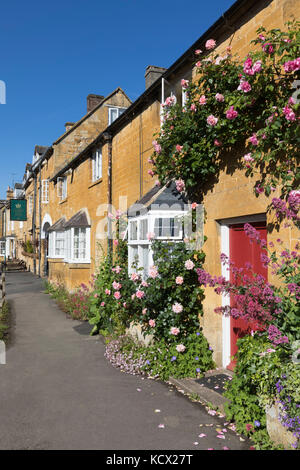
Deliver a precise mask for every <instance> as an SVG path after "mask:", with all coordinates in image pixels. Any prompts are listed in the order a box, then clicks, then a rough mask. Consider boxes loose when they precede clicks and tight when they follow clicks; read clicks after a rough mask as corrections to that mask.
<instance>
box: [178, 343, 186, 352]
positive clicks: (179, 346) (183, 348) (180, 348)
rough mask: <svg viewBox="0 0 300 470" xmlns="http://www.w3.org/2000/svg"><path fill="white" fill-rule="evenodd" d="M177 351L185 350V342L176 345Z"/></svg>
mask: <svg viewBox="0 0 300 470" xmlns="http://www.w3.org/2000/svg"><path fill="white" fill-rule="evenodd" d="M176 351H178V352H184V351H185V346H184V345H183V344H178V346H176Z"/></svg>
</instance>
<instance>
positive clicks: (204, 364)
mask: <svg viewBox="0 0 300 470" xmlns="http://www.w3.org/2000/svg"><path fill="white" fill-rule="evenodd" d="M178 345H179V343H178V342H177V341H176V342H175V341H173V343H166V342H165V340H164V339H162V340H160V341H157V342H155V343H154V344H153V345H152V346H150V347H148V348H147V350H146V357H147V361H148V362H147V365H146V367H145V370H146V371H147V373H149V374H150V375H151V376H152V377H159V378H160V379H162V380H168V379H169V377H174V378H178V379H179V378H184V377H191V378H192V377H194V378H196V377H201V374H203V372H205V371H207V370H209V369H213V368H214V367H215V364H214V362H213V359H212V352H211V350H210V349H209V345H208V342H207V340H206V338H205V337H204V336H203V334H202V333H201V332H197V333H193V334H190V335H189V336H187V337H186V338H185V340H184V341H183V342H182V345H183V346H184V347H185V350H184V351H181V352H180V351H178V350H177V349H176V348H177V347H178Z"/></svg>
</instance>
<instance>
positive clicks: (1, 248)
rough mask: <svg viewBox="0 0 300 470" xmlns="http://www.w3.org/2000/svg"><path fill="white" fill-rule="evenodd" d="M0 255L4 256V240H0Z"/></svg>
mask: <svg viewBox="0 0 300 470" xmlns="http://www.w3.org/2000/svg"><path fill="white" fill-rule="evenodd" d="M0 256H5V241H1V242H0Z"/></svg>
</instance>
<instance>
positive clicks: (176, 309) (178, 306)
mask: <svg viewBox="0 0 300 470" xmlns="http://www.w3.org/2000/svg"><path fill="white" fill-rule="evenodd" d="M172 310H173V312H174V313H181V312H182V310H183V306H182V305H181V304H180V303H178V302H175V304H174V305H172Z"/></svg>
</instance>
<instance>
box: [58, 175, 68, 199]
mask: <svg viewBox="0 0 300 470" xmlns="http://www.w3.org/2000/svg"><path fill="white" fill-rule="evenodd" d="M67 195H68V177H67V176H62V177H59V178H57V196H58V197H59V198H60V199H61V200H62V201H63V200H64V199H66V197H67Z"/></svg>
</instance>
